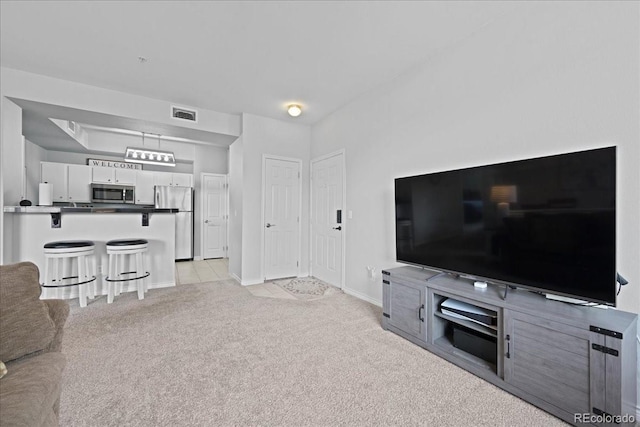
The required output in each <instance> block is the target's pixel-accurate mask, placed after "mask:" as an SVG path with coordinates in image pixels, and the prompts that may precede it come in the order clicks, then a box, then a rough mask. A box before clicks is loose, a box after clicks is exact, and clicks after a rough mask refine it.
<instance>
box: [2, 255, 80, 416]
mask: <svg viewBox="0 0 640 427" xmlns="http://www.w3.org/2000/svg"><path fill="white" fill-rule="evenodd" d="M39 297H40V283H39V271H38V267H37V266H36V265H35V264H33V263H31V262H21V263H18V264H11V265H2V266H0V361H2V362H4V364H5V365H6V368H7V374H6V375H4V376H3V377H2V378H0V426H2V427H4V426H55V425H58V414H59V408H60V391H61V387H62V372H63V370H64V367H65V365H66V359H65V356H64V355H63V354H62V353H61V347H62V334H63V326H64V323H65V321H66V320H67V316H68V315H69V305H68V304H67V302H65V301H62V300H40V299H39Z"/></svg>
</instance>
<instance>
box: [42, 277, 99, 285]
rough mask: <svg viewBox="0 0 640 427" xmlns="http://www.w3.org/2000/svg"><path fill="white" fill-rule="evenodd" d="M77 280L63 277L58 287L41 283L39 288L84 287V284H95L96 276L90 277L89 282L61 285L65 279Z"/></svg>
mask: <svg viewBox="0 0 640 427" xmlns="http://www.w3.org/2000/svg"><path fill="white" fill-rule="evenodd" d="M77 278H78V276H69V277H63V278H62V280H60V284H59V285H57V284H46V283H42V284H40V286H42V287H43V288H65V287H67V286H78V285H84V284H85V283H91V282H95V280H96V276H92V277H91V278H90V279H89V280H85V281H84V282H75V283H62V282H63V281H64V280H66V279H77Z"/></svg>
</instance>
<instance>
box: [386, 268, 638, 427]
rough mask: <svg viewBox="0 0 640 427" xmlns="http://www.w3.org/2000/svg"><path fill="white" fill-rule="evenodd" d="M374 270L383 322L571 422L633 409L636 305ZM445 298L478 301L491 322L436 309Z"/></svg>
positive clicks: (418, 271) (414, 271)
mask: <svg viewBox="0 0 640 427" xmlns="http://www.w3.org/2000/svg"><path fill="white" fill-rule="evenodd" d="M382 274H383V275H382V279H383V318H382V326H383V328H384V329H386V330H389V331H391V332H394V333H396V334H398V335H400V336H402V337H404V338H406V339H408V340H410V341H411V342H413V343H415V344H417V345H419V346H421V347H423V348H425V349H427V350H429V351H431V352H433V353H435V354H437V355H438V356H441V357H442V358H444V359H446V360H448V361H450V362H452V363H454V364H456V365H458V366H460V367H461V368H464V369H466V370H467V371H469V372H471V373H473V374H475V375H477V376H479V377H481V378H483V379H485V380H487V381H489V382H491V383H492V384H494V385H496V386H498V387H500V388H502V389H504V390H506V391H508V392H510V393H512V394H514V395H516V396H518V397H520V398H521V399H524V400H526V401H527V402H529V403H531V404H533V405H535V406H538V407H539V408H541V409H544V410H545V411H547V412H549V413H551V414H553V415H555V416H557V417H558V418H561V419H563V420H564V421H567V422H569V423H571V424H576V425H577V424H585V423H584V422H583V421H584V420H585V419H587V420H588V421H589V422H587V423H586V424H595V425H607V424H613V423H607V422H604V423H599V422H598V421H602V420H603V421H608V420H611V416H624V415H625V414H626V415H627V419H629V417H630V416H631V417H635V415H636V413H635V410H636V409H635V405H636V390H637V389H636V381H637V374H638V373H637V369H638V365H637V354H636V352H637V351H636V334H637V324H638V320H637V317H638V316H637V315H636V314H633V313H627V312H623V311H619V310H613V309H602V308H596V307H585V306H578V305H570V304H566V303H563V302H558V301H551V300H548V299H546V298H545V297H544V296H542V295H540V294H537V293H533V292H529V291H526V290H524V289H515V290H513V289H511V290H509V293H508V295H507V297H506V299H503V293H504V287H503V286H500V287H499V286H495V285H489V286H488V287H487V288H485V289H479V288H475V287H474V286H473V281H472V280H470V279H465V278H461V277H458V278H456V277H454V276H452V275H447V274H438V272H435V271H431V270H427V269H422V268H418V267H411V266H406V267H398V268H393V269H389V270H385V271H383V272H382ZM445 299H453V300H455V301H459V302H462V303H467V304H471V305H472V306H474V307H477V308H479V309H482V310H483V312H484V313H489V314H490V315H492V316H493V318H494V319H495V324H494V325H486V324H484V323H482V322H478V321H476V322H474V321H469V320H465V319H464V318H460V317H458V316H455V315H454V316H452V315H450V314H443V313H442V312H441V310H440V304H441V303H442V301H443V300H445ZM454 334H455V345H454V337H453V335H454ZM494 352H495V354H494ZM494 356H495V357H494ZM576 414H579V415H576ZM577 416H580V417H583V418H581V419H578V418H576V417H577ZM618 421H622V422H621V423H620V424H616V425H629V426H631V425H633V423H632V422H626V423H625V422H624V421H625V420H624V419H622V418H621V419H618Z"/></svg>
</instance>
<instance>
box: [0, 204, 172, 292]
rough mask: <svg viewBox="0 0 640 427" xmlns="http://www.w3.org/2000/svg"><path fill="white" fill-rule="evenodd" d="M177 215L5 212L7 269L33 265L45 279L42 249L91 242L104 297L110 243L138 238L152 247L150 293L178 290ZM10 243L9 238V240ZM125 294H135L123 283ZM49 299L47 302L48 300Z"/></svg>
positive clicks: (104, 210)
mask: <svg viewBox="0 0 640 427" xmlns="http://www.w3.org/2000/svg"><path fill="white" fill-rule="evenodd" d="M176 212H177V209H155V208H149V207H131V208H129V207H117V206H115V207H114V206H108V207H107V206H105V207H95V206H94V207H66V206H60V207H58V206H48V207H45V206H26V207H23V206H20V207H9V208H5V209H4V215H5V224H7V223H10V224H11V225H10V227H11V237H10V238H9V239H10V242H11V243H10V244H9V245H7V247H6V251H5V263H9V262H19V261H31V262H33V263H35V264H36V265H37V266H38V268H39V269H40V275H41V277H42V275H43V274H44V265H45V257H44V249H43V247H44V244H45V243H47V242H53V241H58V240H92V241H93V242H95V252H96V260H97V267H98V274H97V276H98V277H97V281H96V284H97V289H96V291H97V294H98V295H106V293H107V287H106V282H105V281H104V278H105V273H106V270H107V264H108V262H107V259H108V257H107V252H106V246H105V244H106V242H107V241H109V240H113V239H123V238H128V239H131V238H137V239H146V240H148V241H149V249H148V251H147V254H146V257H147V270H148V271H149V272H150V273H151V274H150V276H149V278H148V279H147V283H148V285H149V288H151V289H153V288H163V287H168V286H175V262H174V260H175V247H176V243H175V242H176V231H175V230H176V222H175V217H176ZM7 237H8V236H7ZM123 286H124V288H125V289H123V291H124V292H127V291H134V290H135V286H134V283H133V282H125V283H124V284H123ZM64 292H65V294H64V295H63V298H75V297H77V295H78V290H77V286H71V287H69V288H65V291H64ZM45 297H46V296H45Z"/></svg>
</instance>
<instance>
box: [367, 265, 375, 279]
mask: <svg viewBox="0 0 640 427" xmlns="http://www.w3.org/2000/svg"><path fill="white" fill-rule="evenodd" d="M367 272H368V273H369V279H370V280H374V281H375V280H376V275H377V272H376V268H375V267H372V266H370V265H368V266H367Z"/></svg>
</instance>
